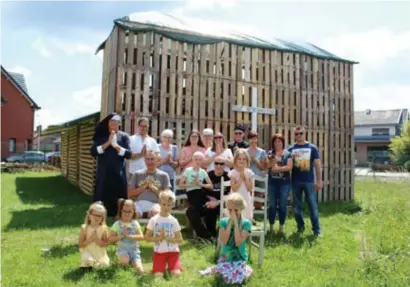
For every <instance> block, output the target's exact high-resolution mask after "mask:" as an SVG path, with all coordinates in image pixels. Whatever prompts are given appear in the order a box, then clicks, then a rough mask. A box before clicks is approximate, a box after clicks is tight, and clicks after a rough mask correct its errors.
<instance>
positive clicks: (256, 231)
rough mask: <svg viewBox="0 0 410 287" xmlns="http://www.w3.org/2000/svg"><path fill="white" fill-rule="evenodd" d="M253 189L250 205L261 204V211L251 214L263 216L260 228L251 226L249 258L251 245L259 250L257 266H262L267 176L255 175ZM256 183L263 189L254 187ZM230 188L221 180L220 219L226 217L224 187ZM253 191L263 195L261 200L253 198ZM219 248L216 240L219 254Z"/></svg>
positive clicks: (228, 183)
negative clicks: (257, 239)
mask: <svg viewBox="0 0 410 287" xmlns="http://www.w3.org/2000/svg"><path fill="white" fill-rule="evenodd" d="M254 178H255V188H254V190H253V191H252V193H251V195H252V197H251V198H252V199H251V204H252V206H253V205H254V203H255V202H259V203H261V204H262V205H263V206H262V209H261V210H255V209H254V210H253V214H254V215H255V214H262V215H263V227H260V226H254V225H252V231H251V233H250V234H249V258H250V257H251V250H252V245H254V246H255V247H257V248H259V258H258V264H259V266H261V265H262V262H263V256H264V251H265V236H266V232H267V220H268V176H264V177H260V176H257V175H255V176H254ZM256 182H260V183H264V184H265V185H264V186H265V187H264V188H261V187H256ZM228 186H231V182H230V181H224V180H223V179H222V181H221V201H220V202H221V204H220V218H222V217H224V216H228V214H227V212H226V208H225V199H224V197H225V196H224V190H225V188H226V187H228ZM255 191H256V192H259V193H260V194H263V195H264V197H263V198H259V197H255ZM253 237H259V243H256V242H254V241H253V240H252V238H253ZM220 248H221V242H220V241H219V240H218V246H217V250H216V252H217V253H219V250H220Z"/></svg>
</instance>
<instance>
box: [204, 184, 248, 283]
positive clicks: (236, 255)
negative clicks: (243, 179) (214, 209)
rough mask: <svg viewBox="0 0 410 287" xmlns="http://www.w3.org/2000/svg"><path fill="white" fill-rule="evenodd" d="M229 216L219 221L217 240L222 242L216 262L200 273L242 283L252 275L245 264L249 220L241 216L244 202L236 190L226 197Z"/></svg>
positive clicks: (227, 281) (228, 281) (229, 281)
mask: <svg viewBox="0 0 410 287" xmlns="http://www.w3.org/2000/svg"><path fill="white" fill-rule="evenodd" d="M226 204H227V209H228V213H229V217H225V218H222V219H221V220H220V222H219V240H220V241H221V243H222V250H221V256H220V257H219V259H218V263H217V264H216V265H215V266H213V267H210V268H207V269H206V270H202V271H199V272H200V274H201V275H211V274H216V275H220V276H221V277H222V278H223V280H224V281H225V283H228V284H242V283H243V282H244V281H245V280H246V279H248V278H249V277H250V276H251V275H252V268H251V267H250V266H249V265H248V264H247V262H248V251H247V239H248V236H249V233H250V232H251V228H252V224H251V222H250V221H249V220H248V219H246V218H244V217H243V216H242V212H243V210H244V209H245V208H246V202H245V199H244V198H243V196H242V195H240V194H239V193H238V192H233V193H231V194H229V196H228V197H227V199H226Z"/></svg>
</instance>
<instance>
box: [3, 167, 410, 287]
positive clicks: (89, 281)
mask: <svg viewBox="0 0 410 287" xmlns="http://www.w3.org/2000/svg"><path fill="white" fill-rule="evenodd" d="M1 180H2V182H1V190H2V194H1V199H2V207H1V216H2V238H1V247H2V257H1V267H2V282H1V286H7V287H17V286H18V287H20V286H30V287H31V286H33V287H34V286H42V287H44V286H184V287H186V286H216V280H215V279H214V278H201V277H200V276H199V275H198V270H201V269H203V268H206V267H208V266H210V265H212V263H213V251H214V247H213V246H211V245H201V244H199V243H195V241H194V240H192V239H188V238H189V236H188V235H189V232H188V231H185V232H184V236H185V241H184V243H183V244H182V246H181V260H182V264H183V267H184V273H183V275H182V276H181V277H180V278H178V279H174V280H173V281H168V280H160V281H154V280H153V278H152V276H150V275H144V276H137V275H135V273H134V272H133V271H132V270H127V269H125V270H124V269H120V268H118V267H117V266H116V258H115V253H114V252H115V250H114V248H115V247H114V246H110V247H109V255H110V258H111V262H112V264H113V266H112V267H110V268H108V269H106V270H99V271H95V272H91V273H86V274H83V273H82V272H80V271H79V270H78V265H79V252H78V247H77V245H76V241H77V235H78V231H79V227H80V225H81V223H82V222H83V220H84V215H85V212H86V209H87V207H88V205H89V202H90V198H89V197H88V196H86V195H84V194H82V193H81V192H80V191H79V190H78V189H77V188H76V187H75V186H73V185H72V184H70V183H69V182H67V181H66V180H65V179H64V178H63V177H62V176H60V175H59V174H56V173H50V172H48V173H34V172H27V173H18V174H2V177H1ZM355 192H356V201H355V202H349V203H332V204H321V205H320V220H321V226H322V230H323V235H324V236H323V237H321V238H318V239H316V240H315V239H314V237H313V236H312V235H311V231H310V222H309V220H308V219H307V228H306V231H305V233H304V234H303V235H301V236H298V235H296V234H294V231H295V228H296V227H295V222H294V219H293V217H292V216H290V218H289V220H288V221H287V224H286V237H285V238H281V237H278V236H271V235H269V236H268V238H267V242H266V246H265V259H264V263H263V265H262V267H261V268H258V267H257V265H256V262H257V253H258V252H257V250H256V249H255V248H254V249H253V252H252V260H253V263H252V266H253V267H254V269H255V272H254V276H253V277H252V278H251V280H250V281H249V282H248V283H247V284H246V285H247V286H349V287H350V286H410V186H409V184H408V183H399V182H383V181H374V180H373V179H372V180H358V181H356V190H355ZM306 218H308V217H307V216H306ZM108 223H109V224H112V220H111V221H109V222H108ZM181 223H183V219H182V218H181ZM141 245H142V246H141V252H142V258H143V263H144V267H145V269H146V270H149V269H150V268H151V255H152V245H151V244H150V243H145V242H143V243H142V244H141ZM47 250H48V251H47Z"/></svg>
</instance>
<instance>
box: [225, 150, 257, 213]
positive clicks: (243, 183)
mask: <svg viewBox="0 0 410 287" xmlns="http://www.w3.org/2000/svg"><path fill="white" fill-rule="evenodd" d="M233 164H234V169H232V170H231V171H230V172H229V177H230V179H231V192H238V193H239V194H240V195H242V197H243V198H244V199H245V202H246V208H245V210H244V217H245V218H246V219H248V220H252V219H253V203H252V192H253V190H254V187H255V180H254V178H253V176H254V173H253V172H252V170H250V169H249V166H250V159H249V154H248V152H247V150H246V149H242V148H238V149H237V150H236V151H235V154H234V158H233Z"/></svg>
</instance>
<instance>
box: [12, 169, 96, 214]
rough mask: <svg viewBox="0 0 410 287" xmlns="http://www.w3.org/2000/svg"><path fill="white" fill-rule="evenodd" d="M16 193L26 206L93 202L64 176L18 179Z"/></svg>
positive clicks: (72, 204)
mask: <svg viewBox="0 0 410 287" xmlns="http://www.w3.org/2000/svg"><path fill="white" fill-rule="evenodd" d="M16 192H17V195H18V197H19V198H20V200H21V202H23V203H24V204H52V205H57V206H75V205H77V204H78V203H82V202H91V198H90V196H87V195H86V194H84V193H82V192H81V191H80V189H79V188H78V187H77V186H75V185H74V184H72V183H70V182H69V181H68V180H67V179H66V178H64V176H62V175H55V176H45V177H28V176H21V177H17V178H16Z"/></svg>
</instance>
